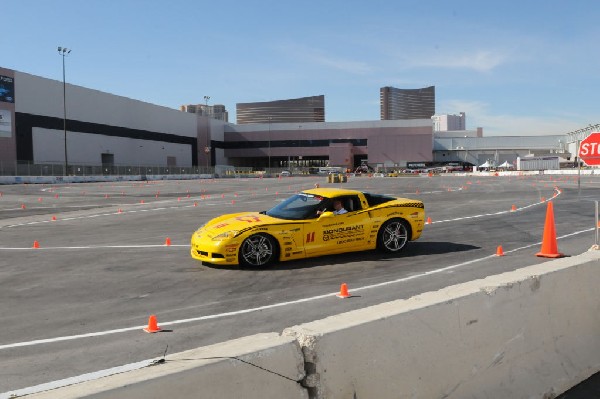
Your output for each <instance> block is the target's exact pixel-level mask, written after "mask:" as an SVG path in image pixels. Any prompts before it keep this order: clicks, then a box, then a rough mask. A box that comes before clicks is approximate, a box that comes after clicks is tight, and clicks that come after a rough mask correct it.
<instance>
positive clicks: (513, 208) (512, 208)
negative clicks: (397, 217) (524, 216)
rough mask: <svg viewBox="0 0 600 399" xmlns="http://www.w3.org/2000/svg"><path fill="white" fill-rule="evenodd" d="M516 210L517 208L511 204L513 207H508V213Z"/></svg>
mask: <svg viewBox="0 0 600 399" xmlns="http://www.w3.org/2000/svg"><path fill="white" fill-rule="evenodd" d="M516 210H517V206H516V205H514V204H513V206H511V207H510V211H511V212H514V211H516Z"/></svg>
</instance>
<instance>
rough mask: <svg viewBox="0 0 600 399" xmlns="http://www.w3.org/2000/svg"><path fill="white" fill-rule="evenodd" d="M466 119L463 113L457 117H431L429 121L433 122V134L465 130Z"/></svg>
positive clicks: (453, 115)
mask: <svg viewBox="0 0 600 399" xmlns="http://www.w3.org/2000/svg"><path fill="white" fill-rule="evenodd" d="M466 119H467V117H466V115H465V113H464V112H461V113H460V114H458V115H455V114H452V115H450V114H445V115H433V116H432V117H431V120H432V121H433V131H434V132H447V131H450V130H466V126H467V120H466Z"/></svg>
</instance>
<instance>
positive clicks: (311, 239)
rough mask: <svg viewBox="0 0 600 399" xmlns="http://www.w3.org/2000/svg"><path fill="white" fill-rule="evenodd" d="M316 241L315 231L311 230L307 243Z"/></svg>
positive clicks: (307, 235) (307, 236)
mask: <svg viewBox="0 0 600 399" xmlns="http://www.w3.org/2000/svg"><path fill="white" fill-rule="evenodd" d="M314 241H315V232H314V231H313V232H310V233H307V234H306V243H307V244H308V243H311V242H314Z"/></svg>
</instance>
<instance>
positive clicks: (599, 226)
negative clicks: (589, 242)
mask: <svg viewBox="0 0 600 399" xmlns="http://www.w3.org/2000/svg"><path fill="white" fill-rule="evenodd" d="M597 226H598V228H600V220H598V224H597Z"/></svg>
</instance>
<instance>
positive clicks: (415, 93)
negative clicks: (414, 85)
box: [379, 86, 435, 120]
mask: <svg viewBox="0 0 600 399" xmlns="http://www.w3.org/2000/svg"><path fill="white" fill-rule="evenodd" d="M379 103H380V106H381V120H391V119H430V118H431V117H432V116H433V115H434V114H435V86H429V87H424V88H422V89H397V88H395V87H389V86H386V87H382V88H381V89H380V90H379Z"/></svg>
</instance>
